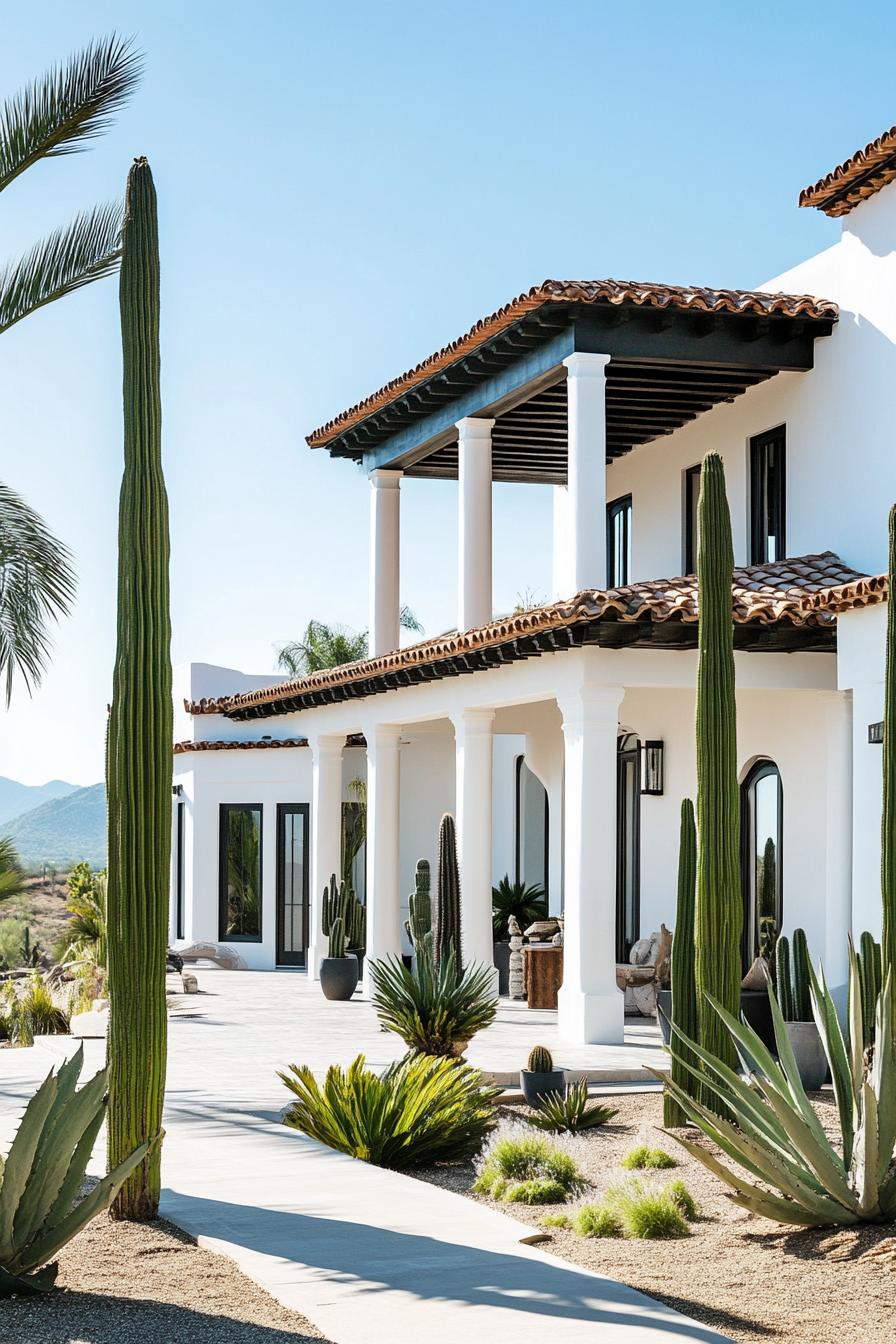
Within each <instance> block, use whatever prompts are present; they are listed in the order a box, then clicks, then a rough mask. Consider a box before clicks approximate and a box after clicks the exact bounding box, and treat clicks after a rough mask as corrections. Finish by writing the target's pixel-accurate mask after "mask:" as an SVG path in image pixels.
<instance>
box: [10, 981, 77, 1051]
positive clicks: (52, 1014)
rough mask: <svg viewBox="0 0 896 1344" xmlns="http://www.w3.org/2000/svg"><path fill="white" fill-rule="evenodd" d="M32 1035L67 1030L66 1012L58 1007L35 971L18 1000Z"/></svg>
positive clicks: (57, 1034)
mask: <svg viewBox="0 0 896 1344" xmlns="http://www.w3.org/2000/svg"><path fill="white" fill-rule="evenodd" d="M20 1011H21V1013H22V1015H23V1016H24V1017H27V1019H28V1023H29V1027H30V1031H31V1035H32V1036H59V1035H62V1034H63V1033H64V1032H67V1031H68V1013H66V1012H65V1010H64V1009H63V1008H60V1007H58V1005H57V1004H56V1003H55V1001H54V999H53V995H52V994H51V993H50V991H49V989H48V988H47V986H46V984H45V983H44V981H43V979H42V978H41V976H40V975H39V973H38V972H37V971H35V972H34V973H33V974H32V976H31V978H30V980H29V982H28V988H27V989H26V990H25V993H24V995H23V997H22V999H21V1002H20Z"/></svg>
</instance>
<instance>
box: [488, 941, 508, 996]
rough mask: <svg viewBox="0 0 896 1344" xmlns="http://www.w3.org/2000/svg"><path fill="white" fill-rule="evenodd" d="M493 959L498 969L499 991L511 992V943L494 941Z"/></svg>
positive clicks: (500, 992) (505, 993) (503, 992)
mask: <svg viewBox="0 0 896 1344" xmlns="http://www.w3.org/2000/svg"><path fill="white" fill-rule="evenodd" d="M492 954H493V955H492V960H493V961H494V963H495V966H496V968H497V971H498V993H499V994H503V995H507V994H509V993H510V943H493V944H492Z"/></svg>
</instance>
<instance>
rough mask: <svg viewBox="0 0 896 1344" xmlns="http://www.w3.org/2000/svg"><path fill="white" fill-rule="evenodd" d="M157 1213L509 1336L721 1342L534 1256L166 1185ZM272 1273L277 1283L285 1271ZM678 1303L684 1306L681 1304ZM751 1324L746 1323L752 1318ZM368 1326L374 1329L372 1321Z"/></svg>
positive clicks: (654, 1306) (631, 1295) (641, 1300)
mask: <svg viewBox="0 0 896 1344" xmlns="http://www.w3.org/2000/svg"><path fill="white" fill-rule="evenodd" d="M163 1211H164V1216H165V1217H166V1218H171V1219H172V1220H173V1221H175V1222H177V1223H178V1224H179V1226H181V1227H182V1228H184V1229H185V1230H186V1231H188V1232H189V1233H191V1234H192V1235H193V1236H199V1235H203V1234H204V1235H207V1236H215V1237H220V1238H225V1239H226V1240H227V1241H229V1242H231V1243H233V1244H235V1245H237V1246H242V1247H244V1248H245V1249H247V1250H249V1251H252V1252H254V1253H256V1254H264V1255H269V1256H273V1257H275V1258H279V1257H282V1258H283V1259H285V1260H293V1261H295V1262H297V1263H298V1265H300V1266H301V1267H302V1270H305V1269H310V1270H311V1271H312V1273H311V1275H309V1276H307V1279H306V1281H311V1282H315V1281H316V1280H317V1279H318V1278H319V1276H320V1275H323V1276H324V1278H325V1279H326V1280H330V1281H334V1280H335V1281H339V1282H341V1283H343V1284H346V1285H353V1286H355V1291H356V1292H357V1293H358V1294H359V1295H363V1296H364V1297H369V1296H371V1295H373V1294H376V1293H381V1292H399V1293H405V1294H408V1295H409V1296H411V1297H413V1298H416V1299H418V1300H421V1301H434V1302H436V1301H438V1302H451V1303H456V1304H457V1305H461V1306H474V1307H491V1308H497V1309H501V1310H503V1311H507V1312H512V1313H513V1316H512V1317H511V1318H510V1319H509V1320H508V1324H507V1334H506V1337H507V1338H508V1339H509V1338H511V1336H514V1337H515V1338H517V1339H534V1338H535V1337H536V1336H535V1331H534V1326H535V1323H536V1322H541V1323H542V1325H543V1326H544V1327H547V1328H550V1325H551V1322H552V1321H556V1320H567V1321H573V1322H577V1323H578V1324H579V1325H581V1326H583V1327H587V1326H602V1327H608V1326H618V1327H619V1328H620V1329H624V1328H625V1327H627V1328H628V1329H629V1330H634V1329H635V1328H636V1327H641V1328H644V1329H647V1328H649V1329H650V1330H651V1331H654V1332H657V1334H658V1335H662V1334H668V1335H669V1337H670V1339H674V1340H679V1341H686V1340H691V1341H700V1342H702V1344H722V1342H723V1341H724V1340H725V1338H726V1337H725V1336H724V1335H720V1334H719V1333H717V1331H715V1330H713V1329H711V1328H710V1327H709V1326H705V1325H701V1324H699V1323H698V1322H696V1321H689V1320H686V1319H685V1318H684V1317H682V1316H678V1315H676V1314H675V1313H674V1312H673V1311H672V1310H671V1309H669V1308H668V1307H664V1306H663V1305H662V1304H660V1303H656V1302H654V1301H652V1300H651V1299H650V1298H647V1297H644V1296H643V1295H641V1294H639V1293H635V1292H633V1290H631V1289H628V1288H624V1287H623V1286H621V1285H620V1284H618V1283H616V1282H614V1281H613V1280H612V1279H606V1278H603V1277H602V1276H599V1275H592V1274H586V1273H583V1272H582V1271H580V1270H578V1269H576V1268H574V1267H573V1266H571V1265H570V1266H564V1265H561V1264H555V1263H553V1262H552V1261H549V1260H548V1261H545V1260H542V1259H541V1258H540V1257H539V1258H538V1259H535V1258H534V1257H528V1256H523V1255H513V1254H500V1253H496V1252H492V1251H485V1250H479V1249H477V1248H476V1247H471V1246H469V1245H465V1244H461V1245H457V1244H454V1243H452V1242H448V1241H441V1240H439V1239H437V1238H435V1237H423V1236H418V1235H416V1234H411V1233H400V1232H393V1231H390V1230H389V1229H387V1228H382V1227H371V1226H368V1225H367V1224H364V1223H350V1222H342V1221H336V1220H333V1219H328V1218H321V1217H312V1216H309V1215H307V1214H301V1213H291V1212H287V1211H285V1210H282V1209H270V1208H262V1207H258V1206H257V1205H242V1204H229V1203H224V1202H222V1201H220V1200H212V1199H201V1198H197V1197H194V1196H190V1195H184V1194H179V1193H177V1192H175V1191H172V1190H166V1191H165V1192H164V1194H163ZM302 1270H300V1271H299V1272H300V1273H302ZM314 1271H318V1273H317V1274H315V1273H314ZM278 1272H279V1278H280V1282H281V1283H282V1282H283V1277H284V1276H283V1271H282V1269H281V1270H280V1271H278ZM536 1272H537V1286H533V1279H534V1278H536ZM681 1306H682V1309H683V1310H687V1309H688V1304H687V1303H685V1302H682V1303H681ZM527 1318H529V1319H527ZM732 1324H736V1323H735V1322H732ZM749 1324H750V1326H751V1328H752V1327H753V1324H754V1323H753V1322H750V1323H749ZM371 1328H372V1329H374V1328H375V1327H374V1326H373V1323H372V1322H371ZM501 1337H502V1338H503V1332H502V1336H501ZM636 1337H637V1336H636ZM247 1338H251V1336H247Z"/></svg>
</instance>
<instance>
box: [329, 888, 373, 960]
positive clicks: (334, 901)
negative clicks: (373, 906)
mask: <svg viewBox="0 0 896 1344" xmlns="http://www.w3.org/2000/svg"><path fill="white" fill-rule="evenodd" d="M337 919H339V920H341V921H342V937H343V941H344V943H345V946H346V947H348V948H350V949H354V950H355V951H359V950H360V949H361V948H362V947H363V946H364V938H365V933H366V923H367V921H366V915H365V911H364V907H363V905H362V904H361V902H360V901H359V900H358V898H357V896H356V895H355V893H354V891H353V890H352V888H351V887H350V886H349V884H348V883H347V882H340V883H339V884H338V885H337V883H336V874H335V873H332V874H331V875H330V881H329V883H328V884H327V886H325V887H324V892H323V902H322V905H321V928H322V929H323V933H324V936H325V937H326V938H329V937H330V936H331V934H332V929H333V924H334V923H335V921H336V920H337ZM334 955H336V954H335V953H333V952H331V953H330V956H334ZM339 955H340V956H341V955H342V954H341V953H340V954H339Z"/></svg>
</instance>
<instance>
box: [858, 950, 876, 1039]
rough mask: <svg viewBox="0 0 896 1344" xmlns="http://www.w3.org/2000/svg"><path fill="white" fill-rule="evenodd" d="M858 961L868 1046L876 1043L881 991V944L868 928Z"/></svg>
mask: <svg viewBox="0 0 896 1344" xmlns="http://www.w3.org/2000/svg"><path fill="white" fill-rule="evenodd" d="M856 962H857V965H858V972H859V986H860V989H861V996H862V1039H863V1043H864V1045H865V1047H866V1048H867V1047H868V1046H869V1045H872V1044H873V1043H874V1014H875V1008H876V1005H877V999H878V995H879V994H880V991H881V946H880V943H877V942H875V941H874V936H873V935H872V934H870V933H868V932H867V930H866V932H865V933H863V934H862V936H861V938H860V939H859V950H858V952H857V953H856Z"/></svg>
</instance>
